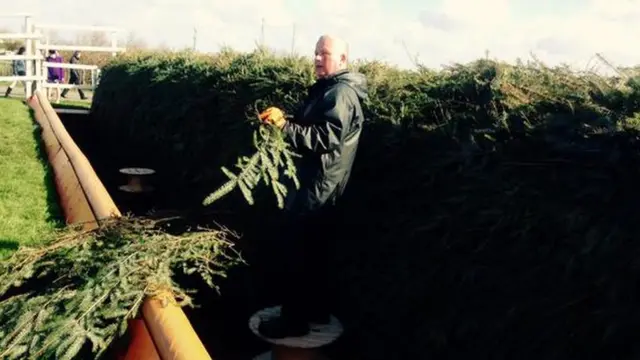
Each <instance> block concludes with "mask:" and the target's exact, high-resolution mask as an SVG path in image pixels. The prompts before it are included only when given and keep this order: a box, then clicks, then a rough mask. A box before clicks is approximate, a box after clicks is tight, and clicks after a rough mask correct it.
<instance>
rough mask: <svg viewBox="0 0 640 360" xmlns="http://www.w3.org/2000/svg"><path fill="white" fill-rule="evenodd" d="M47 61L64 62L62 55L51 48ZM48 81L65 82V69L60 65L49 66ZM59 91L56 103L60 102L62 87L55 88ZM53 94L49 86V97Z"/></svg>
mask: <svg viewBox="0 0 640 360" xmlns="http://www.w3.org/2000/svg"><path fill="white" fill-rule="evenodd" d="M46 60H47V62H52V63H62V56H60V54H59V53H58V51H57V50H49V56H47V59H46ZM47 70H48V73H47V82H48V83H51V84H62V83H64V69H63V68H60V67H55V66H52V67H48V68H47ZM55 91H56V92H57V94H58V95H57V97H56V103H58V102H60V88H55ZM50 95H51V93H50V90H49V88H47V97H48V98H49V97H50Z"/></svg>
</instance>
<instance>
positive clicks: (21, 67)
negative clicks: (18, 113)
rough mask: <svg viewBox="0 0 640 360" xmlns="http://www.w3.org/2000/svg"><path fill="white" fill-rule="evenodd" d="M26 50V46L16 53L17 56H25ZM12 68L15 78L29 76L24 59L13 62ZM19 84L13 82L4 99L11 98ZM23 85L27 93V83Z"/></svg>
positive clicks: (15, 81) (16, 81)
mask: <svg viewBox="0 0 640 360" xmlns="http://www.w3.org/2000/svg"><path fill="white" fill-rule="evenodd" d="M25 51H26V49H25V47H24V46H21V47H20V48H19V49H18V52H17V53H16V55H24V53H25ZM12 65H13V66H12V67H13V76H25V75H26V74H27V71H26V66H25V61H24V60H22V59H19V60H13V62H12ZM17 83H18V80H13V82H12V83H11V84H9V87H8V88H7V91H6V92H5V93H4V97H9V95H10V94H11V91H13V88H14V87H15V86H16V84H17ZM23 84H24V86H25V91H26V86H27V85H26V84H27V83H26V82H24V81H23Z"/></svg>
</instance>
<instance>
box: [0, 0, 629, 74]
mask: <svg viewBox="0 0 640 360" xmlns="http://www.w3.org/2000/svg"><path fill="white" fill-rule="evenodd" d="M389 1H390V0H386V1H385V2H384V3H383V2H382V0H372V1H367V2H363V1H359V0H358V1H356V0H341V1H339V0H324V1H315V2H313V1H311V0H308V3H307V4H306V5H303V2H298V3H296V4H294V3H293V2H292V1H285V0H270V1H259V0H233V1H228V0H183V1H182V2H180V1H178V0H149V1H144V2H143V1H133V0H110V1H100V2H96V3H90V2H89V1H76V0H57V1H55V2H50V1H45V0H21V1H19V2H17V1H16V2H9V3H7V4H3V11H4V12H25V11H28V12H32V13H34V15H36V21H46V22H49V21H53V19H55V21H56V22H57V23H58V22H68V23H73V24H87V25H94V24H95V25H97V24H100V25H113V26H118V27H122V28H125V29H127V30H129V31H133V32H135V33H136V35H138V36H139V37H142V38H143V39H145V40H147V41H148V42H149V43H150V44H166V45H168V46H172V47H177V48H182V47H188V46H190V45H191V42H192V34H193V27H197V28H198V48H199V50H202V51H216V50H217V49H218V47H219V46H220V45H222V44H226V45H230V46H232V47H234V48H236V49H238V50H244V51H246V50H251V49H252V48H254V46H255V42H256V41H258V40H259V39H260V34H261V20H262V19H263V18H264V19H265V41H266V43H267V45H269V46H271V47H274V48H276V49H278V50H290V49H291V46H292V43H293V45H294V48H295V50H296V51H297V52H299V53H303V54H305V53H306V54H309V55H311V54H312V51H313V48H314V42H315V40H316V39H317V37H318V36H319V35H320V34H322V33H335V34H338V35H341V36H344V37H345V38H346V39H347V41H349V43H350V45H351V49H352V56H353V57H356V58H358V57H359V58H368V59H372V58H378V59H381V60H385V61H389V62H392V63H397V64H399V65H401V66H410V64H411V61H410V59H409V57H408V55H407V53H406V51H405V49H404V48H403V44H405V45H406V46H407V48H408V50H409V52H411V53H419V54H420V61H421V62H422V63H424V64H425V65H428V66H431V67H439V66H440V65H442V64H447V63H450V62H466V61H470V60H473V59H476V58H478V57H481V56H483V55H484V52H485V50H487V49H488V50H489V51H490V56H492V57H496V58H499V59H504V60H507V61H513V60H515V58H517V57H521V58H528V57H529V52H530V51H533V52H534V53H536V55H537V56H538V57H539V58H540V59H541V60H543V61H545V62H547V63H549V64H557V63H559V62H568V63H573V64H575V65H578V66H584V65H585V64H586V63H587V62H588V61H589V60H590V59H591V58H592V57H593V55H594V53H595V52H602V53H603V54H604V55H605V56H606V57H608V58H609V59H610V60H612V61H613V62H614V63H616V64H620V65H635V64H636V63H640V47H638V46H636V44H637V41H638V40H637V39H638V35H640V0H585V1H584V2H583V4H582V5H580V6H579V7H576V8H575V9H573V10H572V11H570V12H567V11H564V12H563V13H562V14H560V13H557V14H554V13H552V12H549V13H542V14H539V15H537V16H528V14H524V13H518V11H519V10H518V8H517V7H516V6H515V4H514V3H513V0H442V1H441V3H440V5H438V6H434V5H431V6H424V7H422V8H420V7H418V8H415V9H410V11H405V12H404V13H403V12H402V11H400V10H397V11H394V10H395V8H393V7H392V6H391V4H390V2H389ZM530 1H536V0H530ZM294 5H295V7H293V6H294ZM399 5H400V4H399ZM53 14H55V16H52V15H53ZM294 23H295V24H296V25H295V26H296V36H295V39H294V38H293V24H294ZM5 24H6V25H7V26H11V27H16V26H19V25H20V23H19V22H17V21H14V20H11V21H9V20H7V19H5V18H0V27H2V26H3V25H5ZM125 37H126V35H123V39H124V38H125Z"/></svg>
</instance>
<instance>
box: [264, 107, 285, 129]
mask: <svg viewBox="0 0 640 360" xmlns="http://www.w3.org/2000/svg"><path fill="white" fill-rule="evenodd" d="M260 120H262V121H264V122H266V123H269V124H273V125H275V126H277V127H278V128H280V129H282V128H283V127H284V124H286V123H287V120H285V118H284V113H283V112H282V110H280V109H278V108H277V107H270V108H268V109H267V110H265V111H263V112H262V113H261V114H260Z"/></svg>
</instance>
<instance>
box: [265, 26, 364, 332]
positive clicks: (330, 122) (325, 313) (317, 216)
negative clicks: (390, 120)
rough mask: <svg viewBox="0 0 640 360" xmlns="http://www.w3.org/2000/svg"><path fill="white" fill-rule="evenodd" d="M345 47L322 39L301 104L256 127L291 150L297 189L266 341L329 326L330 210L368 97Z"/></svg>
mask: <svg viewBox="0 0 640 360" xmlns="http://www.w3.org/2000/svg"><path fill="white" fill-rule="evenodd" d="M347 64H348V45H347V43H346V42H345V41H344V40H342V39H339V38H336V37H333V36H329V35H324V36H321V37H320V39H319V40H318V42H317V44H316V50H315V74H316V78H317V81H316V83H315V84H314V85H313V86H311V88H310V89H309V91H308V96H307V99H306V100H305V102H304V104H303V105H302V107H301V108H300V109H299V110H298V112H297V113H296V114H295V115H294V117H293V119H292V120H291V121H287V120H286V119H285V116H284V114H283V112H282V111H281V110H280V109H278V108H275V107H271V108H269V109H267V110H266V111H264V112H263V113H262V114H260V118H261V120H262V121H264V122H267V123H270V124H273V125H275V126H277V127H279V128H281V129H282V131H284V133H285V134H286V135H287V138H288V140H289V142H290V144H291V145H292V146H293V148H294V150H295V151H296V152H297V153H299V154H300V155H302V157H301V158H300V159H299V163H298V164H297V170H298V178H299V180H300V185H301V186H300V189H298V190H296V189H295V188H290V189H289V193H288V195H287V199H286V206H285V214H286V215H285V217H286V218H287V221H286V225H285V226H284V227H283V229H284V231H285V232H286V234H285V236H284V241H285V244H284V247H285V249H284V250H285V251H286V255H285V261H286V262H287V265H288V269H287V273H286V274H285V276H287V278H286V279H278V281H282V280H283V281H285V282H286V284H285V286H284V288H285V289H283V290H284V301H283V306H282V313H281V316H280V317H278V318H276V319H272V320H268V321H264V322H263V323H262V324H261V326H260V329H259V331H260V333H261V334H263V335H264V336H266V337H268V338H272V339H278V338H284V337H299V336H304V335H306V334H308V333H309V331H310V327H309V325H310V323H316V324H318V323H319V324H324V323H328V322H329V320H330V313H329V310H328V306H327V301H326V299H325V298H324V296H326V293H327V291H328V286H327V285H328V284H327V281H326V277H327V271H328V268H327V266H328V264H327V263H328V256H329V242H330V241H332V240H335V237H336V236H338V235H339V233H340V231H341V230H339V229H337V228H336V227H337V225H336V223H337V220H338V217H337V214H336V203H337V200H338V199H339V198H340V196H341V195H342V193H343V191H344V190H345V187H346V185H347V182H348V180H349V176H350V174H351V168H352V165H353V162H354V159H355V155H356V150H357V147H358V142H359V138H360V133H361V131H362V126H363V122H364V116H363V113H362V106H361V101H362V100H364V99H366V97H367V89H366V85H367V84H366V78H365V77H364V75H362V74H359V73H354V72H350V71H349V70H347Z"/></svg>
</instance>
